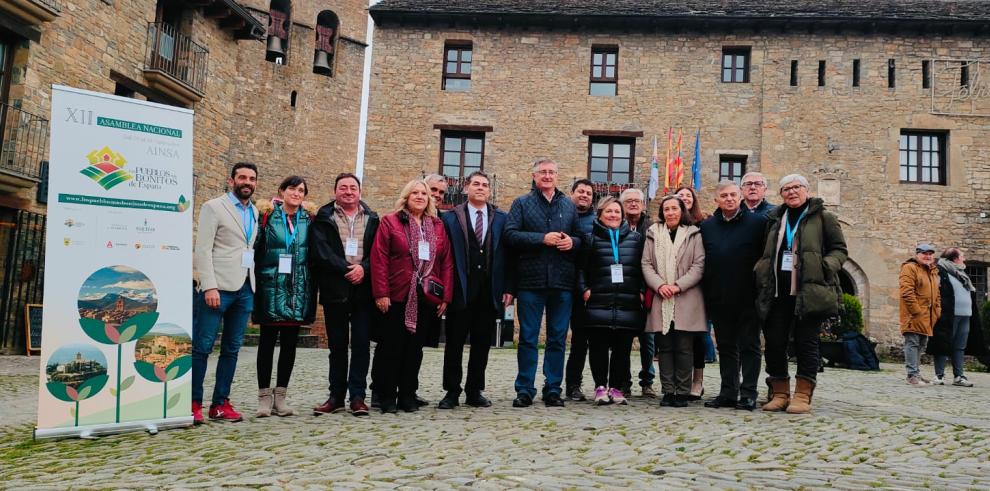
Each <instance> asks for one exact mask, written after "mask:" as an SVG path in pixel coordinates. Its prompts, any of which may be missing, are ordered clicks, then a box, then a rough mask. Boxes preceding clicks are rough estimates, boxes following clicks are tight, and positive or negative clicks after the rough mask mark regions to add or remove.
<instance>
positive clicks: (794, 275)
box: [192, 159, 903, 423]
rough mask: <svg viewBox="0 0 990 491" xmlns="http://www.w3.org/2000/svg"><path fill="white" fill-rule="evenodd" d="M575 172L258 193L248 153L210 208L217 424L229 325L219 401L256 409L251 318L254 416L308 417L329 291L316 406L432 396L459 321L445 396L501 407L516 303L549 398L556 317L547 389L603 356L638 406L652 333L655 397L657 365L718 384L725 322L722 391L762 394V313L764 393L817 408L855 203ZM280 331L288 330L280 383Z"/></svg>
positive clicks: (197, 354) (196, 388) (197, 332)
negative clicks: (566, 182)
mask: <svg viewBox="0 0 990 491" xmlns="http://www.w3.org/2000/svg"><path fill="white" fill-rule="evenodd" d="M558 172H559V169H558V165H557V163H556V162H554V161H552V160H550V159H539V160H537V161H536V162H535V163H534V164H533V168H532V177H533V186H532V189H531V191H530V192H529V193H527V194H525V195H523V196H520V197H519V198H517V199H515V200H514V201H513V203H512V206H511V208H510V209H509V212H508V213H506V212H504V211H502V210H499V209H498V208H496V207H495V206H493V205H492V204H491V203H489V199H490V197H491V181H490V179H489V178H488V176H487V175H486V174H485V173H484V172H480V171H478V172H474V173H472V174H471V175H469V176H467V178H466V179H465V184H464V189H463V192H464V193H465V195H466V197H467V201H466V202H464V203H462V204H460V205H458V206H455V207H454V208H453V209H451V210H449V211H446V212H444V213H442V214H440V213H439V212H438V209H437V205H438V204H439V203H441V202H442V200H443V196H444V194H445V193H446V191H447V182H446V179H445V178H443V177H442V176H428V177H427V178H425V179H422V180H418V179H417V180H413V181H410V182H409V183H407V184H406V185H405V186H404V187H403V189H402V191H401V192H400V194H399V197H398V199H397V200H396V203H395V206H394V207H393V209H392V210H391V211H390V212H389V213H387V214H385V215H383V216H381V217H379V215H378V214H376V213H375V212H374V211H373V210H372V209H371V208H370V207H369V206H368V205H367V204H366V203H365V202H363V201H362V200H361V181H360V179H359V178H358V177H357V176H355V175H353V174H349V173H344V174H340V175H338V176H337V178H336V180H335V182H334V199H333V201H331V202H329V203H328V204H326V205H324V206H322V207H321V208H319V209H316V207H313V206H310V205H309V204H308V203H307V202H305V198H306V195H307V193H308V185H307V183H306V181H305V179H303V178H301V177H298V176H291V177H288V178H286V179H284V180H283V181H282V183H281V184H280V185H279V188H278V196H277V197H276V198H273V199H272V200H270V201H259V202H258V203H257V204H255V203H252V200H251V197H252V195H253V194H254V191H255V189H256V185H257V179H258V170H257V167H256V166H254V165H253V164H250V163H238V164H235V165H234V166H233V169H232V171H231V175H230V178H229V180H228V189H229V192H228V193H227V194H225V195H223V196H220V197H218V198H215V199H212V200H210V201H208V202H206V203H205V204H204V205H203V206H202V209H201V212H200V217H199V227H198V232H197V243H196V249H195V267H196V271H197V276H198V283H197V285H196V288H195V292H194V322H193V389H192V399H193V403H192V406H193V407H192V412H193V417H194V420H195V422H197V423H201V422H203V421H204V415H203V405H202V401H203V381H204V378H205V374H206V365H207V359H208V356H209V354H210V353H211V352H212V351H213V346H214V343H215V342H216V340H217V337H220V354H219V360H218V363H217V369H216V384H215V385H214V390H213V394H212V398H211V404H210V407H209V412H208V417H209V418H210V419H214V420H227V421H239V420H241V419H242V416H241V415H240V413H238V412H237V411H236V410H235V409H234V407H233V405H232V404H231V403H230V399H229V396H230V386H231V382H232V380H233V376H234V368H235V365H236V362H237V355H238V350H239V348H240V345H241V340H242V338H243V335H244V331H245V329H246V325H247V321H248V317H249V316H251V317H252V318H253V321H254V323H255V324H258V325H259V326H260V331H261V335H260V341H259V349H258V359H257V376H258V388H259V392H258V408H257V412H256V416H257V417H266V416H271V415H273V414H274V415H278V416H287V415H291V414H294V413H295V410H294V409H293V408H292V407H290V406H289V404H288V403H287V400H286V391H287V387H288V384H289V380H290V376H291V373H292V368H293V364H294V361H295V348H296V343H297V339H298V335H299V329H300V326H302V325H306V324H309V323H311V322H312V321H313V319H314V317H315V313H316V305H317V302H319V303H320V304H321V305H322V306H323V312H324V316H325V324H326V330H327V338H328V345H329V377H328V378H329V397H328V398H327V399H326V401H325V402H324V403H322V404H320V405H318V406H316V407H314V408H313V412H314V414H324V413H337V412H342V411H349V412H350V413H351V414H353V415H355V416H364V415H367V414H368V413H369V405H368V404H366V403H365V401H366V395H367V394H366V391H367V390H369V389H370V396H371V397H370V401H369V402H370V407H378V408H379V409H380V410H381V412H383V413H394V412H397V411H398V410H400V409H401V410H403V411H406V412H413V411H416V410H418V408H419V407H421V406H423V405H425V404H427V402H426V401H425V400H423V399H422V398H420V397H419V396H418V395H417V390H418V388H419V372H420V366H421V364H422V360H423V347H424V346H437V345H438V342H439V334H440V330H441V328H444V329H445V337H446V344H445V348H444V362H443V389H444V391H445V392H446V394H445V396H444V397H443V398H442V399H441V400H440V401H439V403H438V407H439V408H440V409H453V408H455V407H457V406H458V405H459V404H460V402H461V396H462V395H464V403H465V404H467V405H470V406H474V407H488V406H490V405H491V401H489V400H488V399H487V398H486V397H485V395H484V390H485V371H486V367H487V362H488V354H489V349H490V346H491V345H492V337H493V334H494V331H495V329H496V324H497V322H498V321H500V320H501V319H502V318H503V316H504V315H505V311H506V309H507V308H508V307H509V306H510V305H513V303H515V308H516V312H517V316H518V320H519V337H518V354H517V362H518V374H517V377H516V380H515V393H516V397H515V399H514V400H513V401H512V405H513V406H514V407H528V406H531V405H532V404H533V402H534V399H535V398H536V396H537V390H536V382H537V380H536V370H537V366H538V362H539V350H538V344H539V342H540V332H541V326H542V325H543V321H544V314H545V325H546V338H545V351H544V359H543V375H544V383H543V385H542V387H541V391H540V396H541V399H542V401H543V403H544V404H545V405H547V406H551V407H557V406H564V405H565V399H571V400H585V399H586V396H585V395H584V393H583V391H582V388H581V383H582V381H581V374H582V373H583V371H584V363H585V360H586V359H587V361H588V363H589V365H590V369H591V373H592V378H593V379H594V385H595V389H594V395H593V400H594V402H595V403H596V404H599V405H606V404H625V403H626V402H627V397H628V396H630V395H631V386H632V374H631V367H630V356H631V350H632V347H633V343H634V340H635V339H637V338H638V340H639V349H640V359H641V361H642V366H641V367H640V368H641V371H640V372H639V385H640V387H641V390H642V395H644V396H647V397H657V395H658V394H657V393H656V392H655V390H654V389H653V386H652V379H653V376H654V374H655V373H657V371H658V372H659V379H660V392H661V394H659V395H660V405H661V406H668V407H685V406H687V405H688V402H689V401H692V400H698V399H700V398H701V397H702V395H703V388H702V385H701V375H702V374H703V368H704V361H705V343H706V341H710V337H709V330H710V326H711V327H712V328H713V329H714V333H715V337H716V341H717V346H718V353H719V364H720V374H721V388H720V391H719V394H718V395H717V396H715V397H713V398H711V399H709V400H708V401H706V402H705V403H704V405H705V406H707V407H713V408H737V409H746V410H753V409H755V408H756V407H757V402H756V398H757V383H758V378H759V372H760V367H761V349H760V334H761V332H762V333H763V335H764V337H765V358H766V371H767V374H768V378H767V385H768V387H769V397H768V402H767V404H765V405H764V406H763V409H764V410H766V411H787V412H789V413H807V412H809V411H810V410H811V399H812V394H813V392H814V389H815V380H816V376H817V373H818V368H819V355H818V334H819V329H820V326H821V324H822V322H823V321H824V320H825V319H827V318H828V317H831V316H834V315H836V314H837V313H838V309H839V305H840V302H841V291H840V288H839V280H838V276H837V275H838V272H839V270H840V268H841V265H842V263H843V261H845V259H846V254H847V251H846V244H845V239H844V237H843V234H842V229H841V227H840V226H839V222H838V220H837V219H836V217H835V216H834V215H833V214H831V213H829V212H827V211H826V210H825V208H824V203H823V202H822V200H820V199H818V198H813V197H810V196H809V189H808V188H809V185H808V181H807V180H806V179H805V178H804V177H803V176H801V175H798V174H792V175H788V176H786V177H784V178H783V179H781V180H780V183H779V193H780V196H781V198H782V200H783V204H782V205H780V206H777V207H774V206H772V205H770V204H769V203H768V202H767V201H766V199H765V196H764V195H765V193H766V191H767V182H766V179H765V178H764V177H763V176H762V175H761V174H759V173H749V174H747V175H746V176H744V177H743V179H742V182H741V184H737V183H735V182H733V181H723V182H720V183H718V185H717V186H716V187H715V201H716V204H717V206H718V208H717V209H716V210H715V212H714V213H712V214H711V215H705V214H703V212H702V211H701V209H702V205H701V203H699V202H698V200H697V196H696V195H695V193H694V190H693V189H691V188H689V187H685V188H682V189H678V190H677V191H676V192H675V193H674V194H671V195H668V196H664V197H662V198H661V199H659V217H658V219H657V221H656V223H653V222H652V221H651V219H650V217H649V216H648V213H647V211H646V209H645V208H646V201H645V197H644V195H643V193H642V191H639V190H636V189H627V190H625V191H624V192H622V193H621V194H620V196H619V197H618V198H615V197H612V196H605V197H603V198H602V199H600V200H599V201H598V202H597V203H594V204H593V203H592V201H593V198H594V188H593V185H592V183H591V182H590V181H587V180H579V181H576V182H575V183H574V184H573V185H572V186H571V192H570V194H569V195H568V194H565V193H564V192H563V191H561V190H560V189H558V176H559V174H558ZM902 284H903V283H902ZM221 325H222V326H223V328H222V333H221V329H220V326H221ZM569 330H570V332H571V351H570V358H569V359H568V360H566V363H565V344H566V339H567V333H568V331H569ZM468 338H469V339H470V350H469V360H468V363H467V374H466V378H465V377H464V370H463V360H462V358H463V352H464V346H465V343H466V341H467V339H468ZM791 339H793V341H794V343H793V354H794V355H795V356H796V357H797V373H796V377H795V380H796V382H795V385H794V389H793V391H792V389H791V387H792V386H791V379H790V375H789V372H788V345H789V340H791ZM371 341H375V345H374V346H375V347H374V356H373V357H372V356H371V352H370V351H371V350H370V346H371ZM276 342H279V344H280V347H281V349H280V353H279V358H278V363H277V376H276V382H275V387H272V386H271V378H272V372H273V364H274V360H273V358H274V347H275V344H276ZM348 348H350V349H348ZM655 358H656V359H658V360H659V362H658V366H659V370H656V368H655V367H656V365H655V364H654V360H655ZM565 364H566V377H567V379H566V382H565V379H564V378H565ZM369 370H370V375H371V384H370V386H368V385H367V383H366V382H367V379H368V374H369V373H368V372H369ZM462 382H463V386H462ZM565 389H566V390H565ZM792 394H793V395H792ZM348 396H349V399H348Z"/></svg>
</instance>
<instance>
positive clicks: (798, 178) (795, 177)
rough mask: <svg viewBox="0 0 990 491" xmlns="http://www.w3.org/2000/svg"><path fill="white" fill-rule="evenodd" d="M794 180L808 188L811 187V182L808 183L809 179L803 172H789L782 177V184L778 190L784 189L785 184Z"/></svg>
mask: <svg viewBox="0 0 990 491" xmlns="http://www.w3.org/2000/svg"><path fill="white" fill-rule="evenodd" d="M794 181H797V182H798V183H799V184H801V185H802V186H804V187H805V188H806V189H811V184H808V179H807V178H805V177H804V176H802V175H801V174H787V175H786V176H784V177H781V178H780V185H779V186H778V187H777V191H778V192H779V191H780V190H781V189H784V186H786V185H787V184H789V183H792V182H794Z"/></svg>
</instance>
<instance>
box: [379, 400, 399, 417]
mask: <svg viewBox="0 0 990 491" xmlns="http://www.w3.org/2000/svg"><path fill="white" fill-rule="evenodd" d="M378 408H379V409H380V410H381V412H382V414H389V413H391V414H396V413H398V412H399V408H398V407H397V406H396V405H395V403H394V402H386V403H382V402H381V401H379V403H378Z"/></svg>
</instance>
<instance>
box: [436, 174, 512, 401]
mask: <svg viewBox="0 0 990 491" xmlns="http://www.w3.org/2000/svg"><path fill="white" fill-rule="evenodd" d="M465 190H466V193H467V197H468V201H467V202H466V203H463V204H460V205H458V206H455V207H454V208H453V209H452V210H450V211H449V212H447V213H444V214H443V216H442V217H441V220H443V224H444V227H446V229H447V237H449V238H450V249H451V252H452V253H453V255H454V273H455V275H454V301H453V302H452V303H451V304H450V308H449V309H447V312H448V314H449V315H448V318H447V333H446V335H447V341H446V344H445V346H444V350H443V388H444V390H445V391H447V395H446V396H444V398H443V399H441V400H440V403H439V404H438V405H437V407H439V408H440V409H453V408H454V407H457V406H458V405H459V401H458V399H459V398H460V395H461V375H462V369H461V360H462V359H463V355H464V342H465V340H466V339H467V337H468V335H470V336H471V357H470V358H469V360H468V370H467V380H466V381H465V384H464V392H466V398H465V402H466V403H467V405H468V406H473V407H489V406H491V405H492V403H491V402H490V401H489V400H488V399H487V398H485V396H484V395H483V394H482V391H483V390H484V389H485V369H486V368H487V367H488V352H489V350H490V349H491V345H492V334H493V332H494V330H495V328H496V326H495V325H496V322H497V321H498V320H500V319H501V318H502V316H503V315H504V314H505V307H507V306H509V305H511V304H512V297H513V295H514V294H515V290H514V288H513V285H512V275H511V274H508V273H510V272H511V268H509V267H508V252H507V251H506V248H507V246H506V244H505V241H504V240H503V233H504V231H505V224H506V221H507V220H508V215H506V214H505V212H504V211H501V210H498V209H496V208H495V207H494V206H492V205H491V204H490V203H488V198H489V197H491V194H492V193H491V181H490V180H489V179H488V175H487V174H485V173H484V172H481V171H476V172H473V173H472V174H471V175H469V176H468V177H467V183H466V187H465Z"/></svg>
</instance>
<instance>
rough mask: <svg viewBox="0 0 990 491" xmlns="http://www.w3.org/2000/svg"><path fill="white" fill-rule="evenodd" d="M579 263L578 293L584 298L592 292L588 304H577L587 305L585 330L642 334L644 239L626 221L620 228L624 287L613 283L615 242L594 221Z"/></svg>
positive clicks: (643, 317)
mask: <svg viewBox="0 0 990 491" xmlns="http://www.w3.org/2000/svg"><path fill="white" fill-rule="evenodd" d="M583 242H584V244H583V245H582V248H581V257H580V259H579V264H580V274H579V276H578V284H579V287H578V289H579V291H580V292H581V295H584V292H585V291H586V290H591V296H590V297H588V301H587V302H583V297H580V299H579V300H575V302H581V303H584V307H585V311H584V316H583V317H582V320H583V324H582V327H585V328H592V329H596V328H597V329H626V330H631V331H636V332H640V331H642V330H643V327H644V325H645V324H646V311H644V310H643V302H642V300H641V297H640V296H641V295H642V294H643V292H644V289H645V288H646V287H645V285H646V283H645V282H644V281H643V268H642V266H641V264H640V261H641V258H642V257H643V242H644V239H643V235H642V234H640V233H639V232H633V231H632V230H630V229H629V224H628V223H626V222H625V221H623V222H622V225H621V226H620V227H619V263H620V264H622V280H623V281H622V283H612V265H613V264H615V257H614V256H613V254H612V241H611V239H609V235H608V228H606V227H605V226H604V225H602V223H601V222H599V221H598V220H595V222H594V227H593V229H592V233H590V234H588V235H586V236H585V237H584V241H583Z"/></svg>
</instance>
